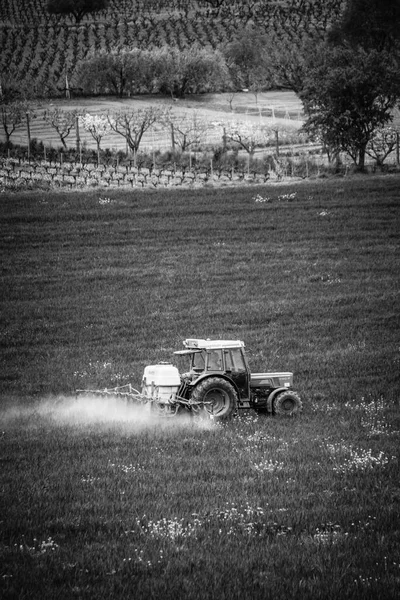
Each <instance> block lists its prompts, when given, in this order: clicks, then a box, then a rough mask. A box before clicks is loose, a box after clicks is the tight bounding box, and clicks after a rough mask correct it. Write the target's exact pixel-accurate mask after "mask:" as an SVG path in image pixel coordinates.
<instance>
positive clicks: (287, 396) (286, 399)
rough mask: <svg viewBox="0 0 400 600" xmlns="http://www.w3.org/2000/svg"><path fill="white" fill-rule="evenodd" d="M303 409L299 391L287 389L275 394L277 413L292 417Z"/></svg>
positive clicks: (275, 412) (274, 404)
mask: <svg viewBox="0 0 400 600" xmlns="http://www.w3.org/2000/svg"><path fill="white" fill-rule="evenodd" d="M302 410H303V403H302V401H301V398H300V396H299V394H298V393H297V392H292V391H291V390H287V391H285V392H281V393H280V394H278V395H277V396H275V398H274V401H273V412H274V414H275V415H284V416H287V417H292V416H294V415H298V414H299V413H301V412H302Z"/></svg>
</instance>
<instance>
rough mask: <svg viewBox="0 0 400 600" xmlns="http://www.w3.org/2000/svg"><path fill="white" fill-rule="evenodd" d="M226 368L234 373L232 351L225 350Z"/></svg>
mask: <svg viewBox="0 0 400 600" xmlns="http://www.w3.org/2000/svg"><path fill="white" fill-rule="evenodd" d="M224 354H225V368H226V370H227V371H233V370H234V367H233V361H232V356H231V351H230V350H225V353H224Z"/></svg>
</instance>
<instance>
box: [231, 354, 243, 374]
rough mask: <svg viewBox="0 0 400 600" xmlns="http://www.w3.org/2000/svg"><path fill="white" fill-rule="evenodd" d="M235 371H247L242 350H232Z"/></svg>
mask: <svg viewBox="0 0 400 600" xmlns="http://www.w3.org/2000/svg"><path fill="white" fill-rule="evenodd" d="M231 356H232V363H233V369H232V370H233V371H245V370H246V365H245V363H244V359H243V355H242V352H241V350H240V348H233V349H232V350H231Z"/></svg>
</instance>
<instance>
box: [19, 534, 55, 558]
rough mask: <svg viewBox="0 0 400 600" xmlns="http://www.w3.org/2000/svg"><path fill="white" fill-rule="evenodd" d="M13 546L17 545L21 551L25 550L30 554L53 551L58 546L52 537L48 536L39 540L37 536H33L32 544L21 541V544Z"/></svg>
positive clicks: (36, 554)
mask: <svg viewBox="0 0 400 600" xmlns="http://www.w3.org/2000/svg"><path fill="white" fill-rule="evenodd" d="M14 547H17V548H18V549H19V550H20V551H21V552H27V553H28V554H31V555H32V556H39V555H42V554H46V553H47V552H55V551H56V550H58V548H59V547H60V546H59V545H58V544H56V542H55V541H54V540H53V538H51V537H48V538H47V540H43V541H42V542H40V541H39V540H37V538H33V544H32V546H29V545H28V544H27V543H25V542H23V543H22V544H19V545H18V544H14Z"/></svg>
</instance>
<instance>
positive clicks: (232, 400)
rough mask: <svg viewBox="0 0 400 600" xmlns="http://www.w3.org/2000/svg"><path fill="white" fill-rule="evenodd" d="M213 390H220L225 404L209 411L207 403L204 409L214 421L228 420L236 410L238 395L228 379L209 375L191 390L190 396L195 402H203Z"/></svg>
mask: <svg viewBox="0 0 400 600" xmlns="http://www.w3.org/2000/svg"><path fill="white" fill-rule="evenodd" d="M213 390H217V391H221V392H222V393H223V395H224V398H225V406H224V407H223V408H222V409H221V410H219V411H217V412H216V413H213V412H211V410H210V409H209V408H207V405H205V410H206V411H207V412H209V413H210V416H212V417H213V419H214V420H215V421H228V420H229V419H231V418H232V417H233V416H234V415H235V414H236V412H237V406H238V396H237V393H236V390H235V388H234V387H233V385H232V384H231V383H229V381H227V380H226V379H222V377H209V378H208V379H205V380H203V381H201V382H200V383H199V384H198V385H197V386H196V387H195V388H194V390H193V392H192V395H191V398H192V400H195V401H196V402H203V401H204V400H206V396H207V395H208V394H210V392H212V391H213Z"/></svg>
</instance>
